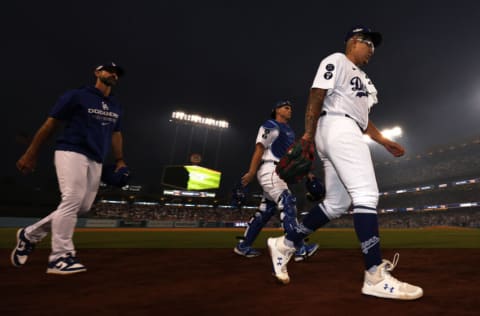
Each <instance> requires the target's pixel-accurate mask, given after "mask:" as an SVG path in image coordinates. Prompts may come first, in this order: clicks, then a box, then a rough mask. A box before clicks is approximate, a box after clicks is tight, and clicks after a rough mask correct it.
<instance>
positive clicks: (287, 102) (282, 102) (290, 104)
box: [270, 100, 292, 119]
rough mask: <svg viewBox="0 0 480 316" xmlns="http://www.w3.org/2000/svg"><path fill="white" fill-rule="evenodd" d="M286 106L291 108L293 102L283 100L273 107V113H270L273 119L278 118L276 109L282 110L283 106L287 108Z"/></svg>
mask: <svg viewBox="0 0 480 316" xmlns="http://www.w3.org/2000/svg"><path fill="white" fill-rule="evenodd" d="M285 105H289V106H290V107H292V102H290V101H289V100H281V101H278V102H277V103H275V106H274V107H273V109H272V112H271V113H270V117H271V118H272V119H275V117H276V111H275V110H276V109H278V108H281V107H282V106H285Z"/></svg>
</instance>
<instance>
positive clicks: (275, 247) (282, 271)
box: [267, 236, 295, 284]
mask: <svg viewBox="0 0 480 316" xmlns="http://www.w3.org/2000/svg"><path fill="white" fill-rule="evenodd" d="M284 240H285V236H282V237H278V238H268V239H267V246H268V250H269V252H270V257H271V258H272V264H273V275H274V276H275V277H276V278H277V280H278V281H279V282H280V283H283V284H288V283H289V282H290V277H289V276H288V271H287V263H288V261H289V260H290V258H291V257H292V255H293V254H294V253H295V247H288V246H286V245H285V244H284Z"/></svg>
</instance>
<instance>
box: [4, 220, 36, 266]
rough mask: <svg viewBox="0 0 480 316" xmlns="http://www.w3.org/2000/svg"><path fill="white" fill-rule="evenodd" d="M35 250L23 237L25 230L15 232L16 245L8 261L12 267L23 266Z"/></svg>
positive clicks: (33, 245)
mask: <svg viewBox="0 0 480 316" xmlns="http://www.w3.org/2000/svg"><path fill="white" fill-rule="evenodd" d="M33 250H35V243H33V242H31V241H30V240H28V239H27V237H25V228H20V229H19V230H17V245H16V246H15V249H13V251H12V254H11V256H10V261H11V262H12V264H13V266H14V267H21V266H23V265H24V264H25V263H26V262H27V259H28V256H29V255H30V254H31V253H32V252H33Z"/></svg>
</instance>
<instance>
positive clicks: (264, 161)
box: [260, 160, 278, 166]
mask: <svg viewBox="0 0 480 316" xmlns="http://www.w3.org/2000/svg"><path fill="white" fill-rule="evenodd" d="M267 162H271V163H273V164H274V165H278V161H275V160H262V162H261V163H260V166H261V165H263V164H264V163H267Z"/></svg>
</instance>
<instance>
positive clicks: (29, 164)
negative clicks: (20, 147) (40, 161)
mask: <svg viewBox="0 0 480 316" xmlns="http://www.w3.org/2000/svg"><path fill="white" fill-rule="evenodd" d="M36 166H37V157H35V156H34V155H31V154H28V153H25V154H24V155H23V156H22V157H20V159H18V161H17V169H18V170H19V171H20V172H21V173H23V174H28V173H30V172H34V171H35V167H36Z"/></svg>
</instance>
